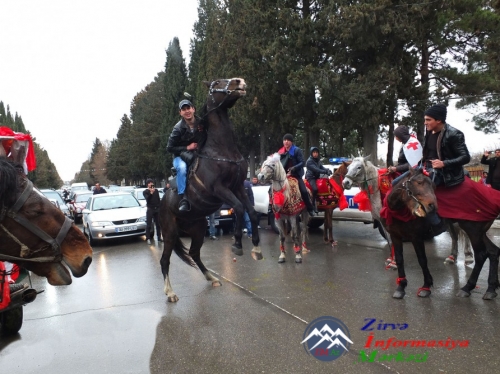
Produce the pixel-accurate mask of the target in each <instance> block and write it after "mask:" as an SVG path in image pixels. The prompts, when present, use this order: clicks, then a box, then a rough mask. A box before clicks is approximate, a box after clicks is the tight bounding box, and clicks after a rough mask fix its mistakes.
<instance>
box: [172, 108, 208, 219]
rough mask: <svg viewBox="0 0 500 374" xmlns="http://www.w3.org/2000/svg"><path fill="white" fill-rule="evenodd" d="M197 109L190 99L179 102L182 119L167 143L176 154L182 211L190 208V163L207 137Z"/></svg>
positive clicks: (175, 160) (178, 190) (175, 161)
mask: <svg viewBox="0 0 500 374" xmlns="http://www.w3.org/2000/svg"><path fill="white" fill-rule="evenodd" d="M195 111H196V110H195V108H194V106H193V104H192V103H191V102H190V101H189V100H182V101H181V102H180V103H179V114H180V116H181V117H182V119H181V120H180V121H179V122H178V123H177V124H176V125H175V126H174V128H173V130H172V133H171V134H170V138H169V139H168V144H167V151H168V152H170V153H173V154H174V156H175V158H174V167H175V169H176V170H177V193H178V194H179V196H180V198H181V201H180V203H179V211H181V212H182V211H188V210H189V209H190V208H189V203H188V201H187V200H186V199H184V191H185V190H186V176H187V168H188V163H190V162H191V161H192V159H193V157H194V153H195V151H196V150H198V149H200V148H201V147H202V146H203V144H204V143H205V140H206V139H207V133H206V131H205V129H203V126H201V124H200V121H199V119H198V118H196V117H195V115H194V113H195Z"/></svg>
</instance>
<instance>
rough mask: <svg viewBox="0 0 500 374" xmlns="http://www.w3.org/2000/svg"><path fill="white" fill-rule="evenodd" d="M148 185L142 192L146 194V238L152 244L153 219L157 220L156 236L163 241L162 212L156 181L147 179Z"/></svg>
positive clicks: (159, 240)
mask: <svg viewBox="0 0 500 374" xmlns="http://www.w3.org/2000/svg"><path fill="white" fill-rule="evenodd" d="M146 185H147V186H148V188H146V189H145V190H144V191H142V194H143V195H144V198H145V199H146V207H147V211H146V239H147V243H148V244H151V241H152V239H153V238H152V237H151V229H152V223H153V222H152V221H153V219H154V221H155V226H156V237H157V238H158V242H162V241H163V240H162V238H161V227H160V220H159V214H158V213H159V212H160V193H159V192H158V190H157V189H156V188H155V185H154V182H153V180H152V179H148V180H147V181H146Z"/></svg>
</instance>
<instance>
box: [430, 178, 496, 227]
mask: <svg viewBox="0 0 500 374" xmlns="http://www.w3.org/2000/svg"><path fill="white" fill-rule="evenodd" d="M435 193H436V198H437V202H438V214H439V216H440V217H443V218H456V219H464V220H469V221H480V222H481V221H491V220H494V219H495V218H497V216H498V214H499V213H500V191H497V190H495V189H493V188H489V187H487V186H485V185H484V184H481V183H477V182H474V181H473V180H471V179H470V178H467V177H466V178H465V181H464V182H463V183H460V184H459V185H458V186H453V187H444V186H439V187H437V188H436V191H435Z"/></svg>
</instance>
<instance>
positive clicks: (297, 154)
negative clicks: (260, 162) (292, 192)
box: [278, 134, 314, 216]
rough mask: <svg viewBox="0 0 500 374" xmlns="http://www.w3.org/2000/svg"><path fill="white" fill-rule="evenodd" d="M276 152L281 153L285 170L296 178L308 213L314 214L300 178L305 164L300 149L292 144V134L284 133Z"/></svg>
mask: <svg viewBox="0 0 500 374" xmlns="http://www.w3.org/2000/svg"><path fill="white" fill-rule="evenodd" d="M278 153H279V154H280V155H281V164H282V165H283V167H284V168H285V170H286V171H287V172H288V173H290V175H292V176H293V177H295V178H297V181H298V184H299V190H300V196H301V197H302V200H303V201H304V203H305V204H306V207H307V211H308V212H309V215H310V216H314V208H313V206H312V203H311V200H310V198H309V193H308V192H307V189H306V185H305V184H304V181H303V180H302V176H303V175H304V164H305V163H304V156H303V154H302V149H300V148H299V147H297V146H295V145H294V144H293V136H292V134H285V136H283V147H282V148H280V150H279V151H278Z"/></svg>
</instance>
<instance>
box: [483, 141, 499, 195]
mask: <svg viewBox="0 0 500 374" xmlns="http://www.w3.org/2000/svg"><path fill="white" fill-rule="evenodd" d="M492 153H493V152H489V151H485V152H484V155H483V157H482V158H481V164H483V165H488V166H489V167H488V172H487V173H483V177H484V174H486V180H485V183H484V184H489V185H491V188H493V189H495V190H499V191H500V148H499V149H495V154H494V155H493V157H490V156H491V154H492Z"/></svg>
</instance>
